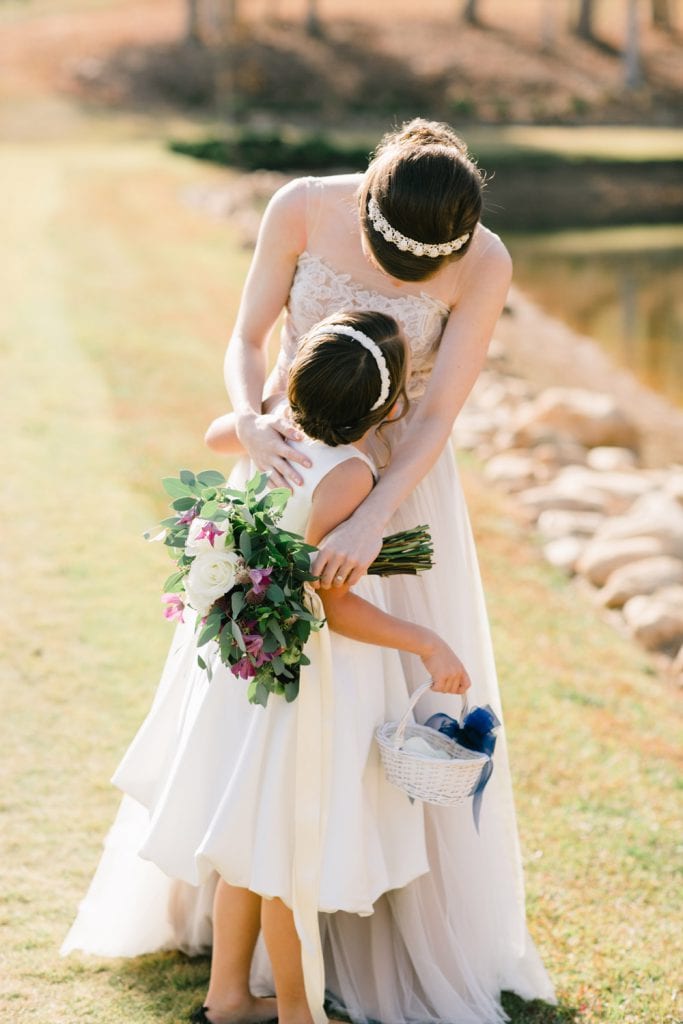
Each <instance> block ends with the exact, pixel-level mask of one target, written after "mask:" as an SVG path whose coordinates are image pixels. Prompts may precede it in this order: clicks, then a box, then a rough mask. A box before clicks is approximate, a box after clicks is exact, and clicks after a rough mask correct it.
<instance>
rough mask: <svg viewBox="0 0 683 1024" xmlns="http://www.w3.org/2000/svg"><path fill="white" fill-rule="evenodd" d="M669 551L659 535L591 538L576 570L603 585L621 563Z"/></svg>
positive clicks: (598, 585)
mask: <svg viewBox="0 0 683 1024" xmlns="http://www.w3.org/2000/svg"><path fill="white" fill-rule="evenodd" d="M666 554H669V552H668V551H667V550H666V548H665V546H664V545H663V544H662V542H661V541H660V540H658V539H657V538H656V537H626V538H623V539H622V538H615V539H614V540H598V538H597V537H594V538H593V540H589V541H588V543H587V544H586V546H585V548H584V549H583V551H582V552H581V555H580V557H579V559H578V561H577V563H576V571H577V572H578V573H579V574H580V575H581V576H585V577H586V578H587V579H589V580H590V581H591V583H593V584H594V585H595V586H596V587H602V586H604V584H605V583H606V582H607V580H608V579H609V577H610V576H611V575H612V573H613V572H614V571H615V570H616V569H619V568H620V567H621V566H622V565H629V564H631V563H632V562H640V561H642V559H644V558H654V557H656V556H658V555H666Z"/></svg>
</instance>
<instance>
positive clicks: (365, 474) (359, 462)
mask: <svg viewBox="0 0 683 1024" xmlns="http://www.w3.org/2000/svg"><path fill="white" fill-rule="evenodd" d="M289 443H290V444H291V445H292V447H293V448H296V449H297V451H299V452H302V453H303V454H306V455H307V456H308V457H309V459H310V460H311V465H310V467H309V468H304V469H303V471H302V476H303V477H304V486H305V487H306V488H307V490H308V491H309V493H310V494H311V495H312V494H314V493H315V491H316V490H317V488H318V486H319V484H320V483H321V482H322V481H323V480H324V479H325V478H326V477H327V476H329V475H330V474H332V472H333V471H334V470H336V469H337V468H338V467H340V466H345V467H346V470H345V473H346V474H347V475H348V473H354V472H358V470H357V469H356V468H355V467H360V468H361V472H360V473H359V476H360V477H361V478H362V479H364V480H369V481H370V484H371V485H372V483H374V481H375V480H376V479H377V469H376V467H375V464H374V462H373V461H372V459H371V458H370V457H369V456H368V455H366V454H365V452H362V451H361V450H360V449H359V448H356V447H355V445H352V444H343V445H336V446H335V447H331V446H330V445H327V444H323V442H322V441H314V440H312V439H311V438H309V437H304V439H303V440H302V441H290V442H289ZM352 463H355V467H353V466H352V465H351V464H352ZM298 468H299V469H300V468H301V467H298Z"/></svg>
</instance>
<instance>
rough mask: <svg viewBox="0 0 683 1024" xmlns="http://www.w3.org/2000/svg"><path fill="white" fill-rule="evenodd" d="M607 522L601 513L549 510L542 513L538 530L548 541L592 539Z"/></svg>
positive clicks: (537, 526) (559, 509) (537, 525)
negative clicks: (559, 538)
mask: <svg viewBox="0 0 683 1024" xmlns="http://www.w3.org/2000/svg"><path fill="white" fill-rule="evenodd" d="M604 521H605V517H604V516H603V515H601V514H600V513H599V512H573V511H572V510H571V509H561V508H549V509H546V511H545V512H541V514H540V516H539V517H538V522H537V523H536V528H537V530H538V531H539V533H541V534H542V535H543V536H544V537H547V538H548V540H555V539H557V538H558V537H592V536H593V534H594V533H595V532H596V530H599V529H600V527H601V526H602V524H603V523H604Z"/></svg>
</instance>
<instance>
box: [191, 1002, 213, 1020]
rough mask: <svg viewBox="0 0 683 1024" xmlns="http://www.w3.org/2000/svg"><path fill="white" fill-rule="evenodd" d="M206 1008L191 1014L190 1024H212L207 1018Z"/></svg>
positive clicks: (200, 1008) (202, 1007)
mask: <svg viewBox="0 0 683 1024" xmlns="http://www.w3.org/2000/svg"><path fill="white" fill-rule="evenodd" d="M206 1010H207V1007H206V1006H200V1007H199V1009H198V1010H195V1011H194V1013H191V1014H190V1016H189V1017H188V1020H189V1021H190V1024H211V1021H210V1020H209V1018H208V1017H207V1016H206Z"/></svg>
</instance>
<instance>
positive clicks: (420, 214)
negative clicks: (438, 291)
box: [359, 117, 484, 281]
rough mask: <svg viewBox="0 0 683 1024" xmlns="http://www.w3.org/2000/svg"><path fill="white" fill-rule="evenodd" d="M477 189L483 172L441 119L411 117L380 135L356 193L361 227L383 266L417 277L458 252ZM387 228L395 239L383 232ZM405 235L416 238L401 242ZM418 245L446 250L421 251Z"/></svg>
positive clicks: (475, 218)
mask: <svg viewBox="0 0 683 1024" xmlns="http://www.w3.org/2000/svg"><path fill="white" fill-rule="evenodd" d="M483 188H484V175H483V174H482V172H481V171H480V170H479V168H478V167H477V166H476V164H475V163H474V161H473V160H472V159H471V157H470V155H469V153H468V151H467V145H466V144H465V142H464V141H463V140H462V139H461V138H460V137H459V136H458V135H456V133H455V132H454V131H453V130H452V128H449V126H448V125H446V124H441V123H440V122H438V121H425V120H424V119H423V118H420V117H418V118H415V119H414V120H413V121H409V122H407V123H406V124H404V125H403V127H402V128H401V129H398V130H397V131H394V132H390V133H389V134H387V135H385V136H384V138H383V139H382V141H381V142H380V144H379V146H378V147H377V149H376V150H375V153H374V156H373V159H372V161H371V163H370V166H369V167H368V169H367V171H366V172H365V175H364V176H363V181H362V183H361V187H360V192H359V204H360V219H361V226H362V230H363V232H364V234H365V236H366V238H367V240H368V244H369V246H370V249H371V251H372V254H373V256H374V258H375V259H376V260H377V263H378V264H379V266H380V267H381V268H382V270H384V271H385V273H387V274H389V276H390V277H395V278H398V279H399V280H400V281H423V280H425V279H426V278H428V277H431V276H432V275H433V274H435V273H436V271H437V270H439V268H440V267H442V266H443V265H444V263H446V262H450V261H452V260H456V259H459V258H460V257H461V256H463V255H464V254H465V253H466V252H467V250H468V249H469V247H470V245H471V243H472V236H473V234H474V229H475V228H476V226H477V223H478V222H479V218H480V216H481V209H482V190H483ZM378 222H379V228H378V226H377V225H378ZM380 228H381V229H382V230H380ZM392 229H393V232H392ZM382 232H384V233H382ZM392 233H395V236H396V240H394V241H392V240H390V239H388V238H387V237H386V235H388V234H389V235H391V234H392ZM398 236H403V237H402V238H400V237H398ZM465 236H467V237H465ZM406 241H408V242H411V243H416V244H413V245H411V247H410V249H406V248H405V247H404V246H405V242H406ZM449 243H450V244H449ZM422 245H424V246H432V247H438V248H439V249H441V250H444V249H445V250H449V249H450V250H451V251H446V252H445V253H443V254H439V255H436V254H432V255H425V254H420V252H419V250H420V248H421V247H422ZM415 248H417V249H418V253H417V254H416V253H415V252H414V251H411V249H415Z"/></svg>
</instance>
